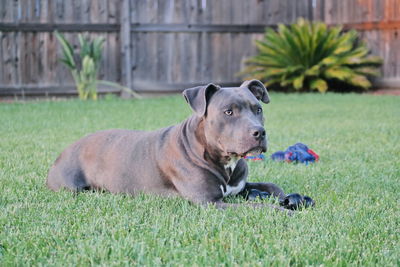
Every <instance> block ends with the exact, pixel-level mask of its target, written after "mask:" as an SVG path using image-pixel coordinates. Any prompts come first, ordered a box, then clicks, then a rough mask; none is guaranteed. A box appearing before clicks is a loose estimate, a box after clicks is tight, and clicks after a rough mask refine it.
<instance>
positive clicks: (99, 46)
mask: <svg viewBox="0 0 400 267" xmlns="http://www.w3.org/2000/svg"><path fill="white" fill-rule="evenodd" d="M55 35H56V37H57V39H58V40H59V42H60V44H61V48H62V55H63V57H62V58H60V61H61V62H62V63H64V65H65V66H67V67H68V68H69V69H70V71H71V74H72V77H73V79H74V81H75V85H76V89H77V91H78V95H79V98H80V99H83V100H86V99H88V98H91V99H93V100H96V99H97V85H98V84H103V85H106V86H112V87H118V88H120V89H122V90H125V91H127V92H129V93H130V94H132V95H133V96H134V97H137V98H140V97H139V96H138V95H137V94H136V93H135V92H133V91H132V90H130V89H128V88H126V87H124V86H121V85H119V84H117V83H114V82H110V81H104V80H98V79H97V77H98V73H99V69H100V62H101V52H102V50H103V45H104V38H101V37H98V38H94V39H93V41H89V40H88V39H86V38H84V37H83V36H82V35H81V34H79V35H78V39H79V45H80V53H79V58H80V61H81V62H80V64H77V63H76V62H75V57H74V50H73V48H72V45H71V44H70V43H69V42H68V41H67V40H66V39H65V37H64V36H63V35H62V34H60V33H58V32H55Z"/></svg>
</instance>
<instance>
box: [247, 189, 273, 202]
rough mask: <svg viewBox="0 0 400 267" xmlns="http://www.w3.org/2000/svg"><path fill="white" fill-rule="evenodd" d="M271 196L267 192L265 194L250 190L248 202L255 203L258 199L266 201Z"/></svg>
mask: <svg viewBox="0 0 400 267" xmlns="http://www.w3.org/2000/svg"><path fill="white" fill-rule="evenodd" d="M270 196H271V195H270V194H268V193H267V192H263V191H260V190H257V189H250V190H249V192H248V193H247V195H246V200H250V201H254V200H256V198H257V197H258V198H260V199H266V198H269V197H270Z"/></svg>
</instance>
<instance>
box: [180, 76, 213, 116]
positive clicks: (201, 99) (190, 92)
mask: <svg viewBox="0 0 400 267" xmlns="http://www.w3.org/2000/svg"><path fill="white" fill-rule="evenodd" d="M219 89H220V87H219V86H218V85H215V84H212V83H210V84H208V85H206V86H197V87H193V88H189V89H186V90H185V91H183V96H184V97H185V99H186V102H188V104H189V105H190V107H191V108H192V109H193V111H194V112H196V114H197V115H198V116H199V117H202V116H204V115H206V112H207V104H208V101H209V100H210V98H211V96H212V95H213V94H214V93H215V92H216V91H218V90H219Z"/></svg>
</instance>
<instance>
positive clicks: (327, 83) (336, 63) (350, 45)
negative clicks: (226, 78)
mask: <svg viewBox="0 0 400 267" xmlns="http://www.w3.org/2000/svg"><path fill="white" fill-rule="evenodd" d="M256 46H257V48H258V51H259V53H258V54H257V55H256V56H254V57H252V58H250V59H248V60H247V62H246V63H247V67H246V68H245V69H244V70H243V71H242V72H241V73H239V75H242V76H245V77H246V78H254V79H259V80H262V81H264V82H265V84H266V85H267V86H278V87H282V88H288V89H290V90H318V91H319V92H325V91H327V90H328V88H331V87H332V86H333V84H337V83H341V84H345V85H349V86H351V87H357V88H363V89H368V88H370V87H371V82H370V81H369V80H368V78H369V77H373V76H378V75H379V74H380V72H379V69H378V67H379V66H380V65H381V64H382V59H381V58H379V57H377V56H371V55H369V50H368V48H367V46H366V44H365V43H364V42H362V41H360V40H359V39H358V34H357V32H356V31H355V30H350V31H348V32H344V31H343V30H342V28H341V27H340V26H337V27H329V28H328V27H327V25H326V24H324V23H321V22H309V21H307V20H304V19H299V20H298V21H297V23H295V24H292V25H291V26H285V25H283V24H280V25H278V30H277V31H274V30H273V29H271V28H267V29H266V31H265V35H264V38H263V39H262V40H260V41H256Z"/></svg>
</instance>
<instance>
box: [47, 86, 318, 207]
mask: <svg viewBox="0 0 400 267" xmlns="http://www.w3.org/2000/svg"><path fill="white" fill-rule="evenodd" d="M183 96H184V97H185V99H186V101H187V103H188V104H189V105H190V107H191V108H192V109H193V111H194V114H193V115H192V116H191V117H189V118H188V119H186V120H185V121H183V122H182V123H180V124H177V125H174V126H170V127H167V128H164V129H160V130H157V131H152V132H145V131H132V130H115V129H114V130H106V131H100V132H97V133H94V134H91V135H88V136H86V137H84V138H82V139H80V140H78V141H77V142H75V143H73V144H72V145H70V146H69V147H68V148H66V149H65V150H64V152H62V153H61V155H60V156H59V157H58V158H57V160H56V161H55V163H54V164H53V166H52V167H51V168H50V171H49V174H48V178H47V186H48V187H49V188H50V189H52V190H54V191H57V190H60V189H61V188H66V189H69V190H72V191H82V190H87V189H103V190H107V191H110V192H112V193H127V194H131V195H135V194H136V193H138V192H145V193H153V194H159V195H164V196H181V197H183V198H185V199H188V200H189V201H191V202H193V203H197V204H210V203H212V204H215V205H216V207H218V208H226V207H235V206H238V205H243V204H233V203H225V202H223V201H222V200H223V198H224V197H226V196H231V195H239V194H240V195H243V196H245V197H247V198H248V199H254V198H255V197H260V198H264V197H267V196H273V197H276V198H278V199H279V203H280V204H281V206H282V207H283V208H287V209H297V208H298V207H300V206H312V205H314V201H313V200H312V199H311V198H309V197H303V196H301V195H299V194H290V195H285V193H284V192H283V190H282V189H281V188H279V187H278V186H277V185H275V184H272V183H250V182H247V175H248V168H247V163H246V161H245V160H244V159H243V158H244V157H245V156H246V155H252V154H259V153H261V152H266V150H267V139H266V132H265V129H264V117H263V110H262V106H261V103H260V102H263V103H269V101H270V99H269V95H268V92H267V89H266V88H265V86H264V85H263V84H262V83H261V82H260V81H258V80H250V81H245V82H244V83H243V84H242V85H241V86H240V87H232V88H221V87H219V86H217V85H214V84H208V85H206V86H199V87H195V88H190V89H186V90H185V91H184V92H183ZM245 205H250V206H253V207H265V206H268V207H273V208H276V209H281V210H283V208H282V207H278V206H274V205H269V204H263V203H245Z"/></svg>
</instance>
